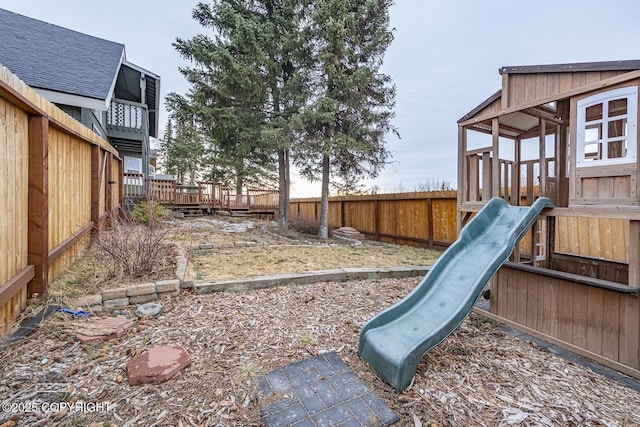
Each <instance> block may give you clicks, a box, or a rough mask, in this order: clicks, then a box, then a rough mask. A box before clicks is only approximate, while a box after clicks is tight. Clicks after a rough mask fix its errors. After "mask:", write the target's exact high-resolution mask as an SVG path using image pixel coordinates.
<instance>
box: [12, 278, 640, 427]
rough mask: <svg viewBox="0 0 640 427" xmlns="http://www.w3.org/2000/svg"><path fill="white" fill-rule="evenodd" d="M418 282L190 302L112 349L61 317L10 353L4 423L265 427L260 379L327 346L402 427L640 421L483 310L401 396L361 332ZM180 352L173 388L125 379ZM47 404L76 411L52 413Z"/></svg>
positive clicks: (599, 385) (605, 383)
mask: <svg viewBox="0 0 640 427" xmlns="http://www.w3.org/2000/svg"><path fill="white" fill-rule="evenodd" d="M417 282H418V279H384V280H377V281H356V282H347V283H319V284H314V285H307V286H295V287H285V286H279V287H276V288H271V289H265V290H258V291H251V292H242V293H233V292H223V293H214V294H211V295H202V296H195V295H189V294H183V295H182V296H180V297H177V298H176V299H174V300H172V301H166V302H165V303H164V310H163V312H162V313H161V314H159V315H158V316H155V317H152V318H147V319H145V318H143V319H140V320H139V321H137V323H136V324H135V325H134V327H132V328H131V329H129V331H128V333H127V334H126V335H125V336H123V337H121V338H119V339H116V340H111V341H108V342H105V343H90V344H80V343H79V342H78V341H77V340H75V339H74V337H73V335H72V333H71V331H73V329H74V328H75V327H77V325H78V323H82V322H83V320H82V319H74V318H73V317H71V316H70V315H68V314H65V313H56V314H54V315H53V316H51V317H50V318H49V319H47V320H45V321H44V322H43V323H42V324H41V326H40V327H39V328H38V329H37V331H36V332H35V333H34V334H32V335H30V336H29V337H27V338H26V339H24V340H23V341H20V342H18V343H16V344H13V345H12V346H10V347H8V348H4V349H2V350H1V352H0V396H2V397H3V398H2V402H3V412H1V413H0V425H2V426H3V427H7V426H13V425H25V426H84V425H93V426H112V427H113V426H120V427H122V426H260V425H262V420H261V418H260V400H259V396H257V395H256V383H257V380H256V377H257V376H258V375H260V374H266V373H268V372H270V371H271V370H273V369H276V368H278V367H282V366H285V365H287V364H289V363H292V362H295V361H298V360H301V359H303V358H307V357H310V356H314V355H317V354H319V353H321V352H325V351H336V352H338V354H339V355H340V357H341V358H342V359H343V360H344V361H345V362H346V363H347V364H348V365H349V366H350V367H351V368H352V369H353V370H354V371H355V372H356V374H357V375H358V376H359V377H360V378H361V380H362V381H364V382H365V383H366V384H367V385H368V386H369V387H370V388H371V389H372V390H373V391H374V392H376V393H377V394H378V395H379V396H380V397H381V398H382V399H383V400H384V401H385V402H386V403H387V404H388V405H389V406H390V407H391V408H392V409H393V410H394V411H396V412H397V413H398V414H399V415H400V417H401V421H400V422H399V423H398V425H400V426H508V425H520V426H558V425H567V426H631V425H640V414H638V410H637V408H638V407H640V394H639V393H637V392H635V391H633V390H631V389H628V388H625V387H623V386H622V385H620V384H618V383H615V382H613V381H610V380H608V379H606V378H604V377H602V376H600V375H598V374H596V373H593V372H592V371H590V370H588V369H586V368H584V367H582V366H579V365H576V364H573V363H571V362H567V361H565V360H563V359H561V358H558V357H556V356H554V355H553V354H551V353H549V352H546V351H543V350H542V349H540V348H539V347H537V346H536V345H535V344H532V343H529V342H525V341H520V340H518V339H516V338H514V337H512V336H510V335H507V334H505V333H503V332H502V331H501V330H500V328H499V326H498V325H496V324H495V323H494V322H491V321H489V320H488V319H484V318H480V317H475V316H473V317H470V318H468V319H467V320H466V321H465V322H464V323H463V325H462V326H461V327H460V328H459V329H458V330H457V331H456V332H455V333H454V334H453V335H451V336H450V337H449V338H447V339H446V340H445V341H444V342H443V343H442V344H440V345H439V346H438V347H436V348H435V349H434V350H432V351H431V352H429V353H428V354H427V355H426V356H425V357H424V358H423V360H422V363H421V364H420V366H419V368H418V372H417V375H416V377H415V381H414V383H413V384H412V385H411V387H410V388H409V389H408V390H405V391H404V392H403V393H401V394H396V393H394V392H393V390H392V388H391V387H390V386H389V385H387V384H385V383H383V382H382V381H381V380H380V379H379V378H378V376H377V375H376V374H375V372H374V371H373V370H372V369H370V368H369V367H368V366H367V365H366V364H365V363H364V362H363V361H362V360H361V359H360V358H358V356H357V354H356V350H357V345H358V338H359V332H360V329H361V327H362V325H363V324H364V323H365V322H366V321H367V320H368V319H370V318H371V317H372V316H373V315H374V314H376V313H377V312H379V311H380V310H382V309H384V308H386V307H388V306H389V305H391V304H393V303H394V302H395V301H397V300H398V299H400V298H401V297H403V296H404V295H406V294H407V293H408V292H409V291H410V290H411V289H413V287H415V285H416V284H417ZM134 309H135V307H134V308H131V309H130V311H129V312H125V313H124V314H127V315H129V316H133V310H134ZM171 344H178V345H182V346H184V347H185V348H186V349H187V351H188V352H189V353H190V355H191V358H192V364H191V365H190V366H189V367H187V368H185V369H184V370H183V371H181V372H180V373H179V374H178V375H177V376H175V377H173V378H172V379H170V380H169V381H167V382H165V383H161V384H155V385H141V386H129V385H128V383H127V380H126V372H125V365H126V362H127V361H128V360H130V359H131V358H132V357H133V356H134V355H137V354H140V353H141V352H142V351H143V350H144V349H147V348H152V347H158V346H162V345H171ZM43 383H58V384H59V383H62V384H65V383H66V384H67V391H68V393H67V394H66V395H64V396H59V397H53V396H54V395H53V394H49V395H46V394H45V395H44V397H43V395H42V393H38V391H41V390H39V389H38V387H42V386H41V384H43ZM46 398H49V400H54V402H55V401H63V402H68V403H70V405H67V406H65V407H62V405H59V407H55V406H54V407H53V409H59V410H57V411H53V410H49V411H42V402H43V401H44V400H43V399H46ZM38 402H39V406H38V405H35V404H34V403H38ZM6 403H9V405H8V406H7V405H6ZM21 405H22V406H21ZM27 405H30V406H29V407H28V409H29V411H26V410H25V409H26V408H27ZM13 408H15V409H23V410H22V411H16V413H12V412H11V410H12V409H13ZM49 409H51V407H49ZM101 411H102V412H101ZM92 423H93V424H92Z"/></svg>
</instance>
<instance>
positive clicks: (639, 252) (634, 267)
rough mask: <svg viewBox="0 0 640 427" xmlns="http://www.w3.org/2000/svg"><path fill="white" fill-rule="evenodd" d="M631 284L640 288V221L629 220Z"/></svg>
mask: <svg viewBox="0 0 640 427" xmlns="http://www.w3.org/2000/svg"><path fill="white" fill-rule="evenodd" d="M629 286H631V287H634V288H640V221H629Z"/></svg>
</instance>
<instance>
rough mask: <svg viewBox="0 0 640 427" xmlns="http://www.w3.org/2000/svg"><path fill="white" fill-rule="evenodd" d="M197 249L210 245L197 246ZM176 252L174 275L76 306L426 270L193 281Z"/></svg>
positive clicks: (106, 292)
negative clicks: (183, 293)
mask: <svg viewBox="0 0 640 427" xmlns="http://www.w3.org/2000/svg"><path fill="white" fill-rule="evenodd" d="M200 246H203V245H200ZM200 249H209V248H202V247H200ZM177 252H178V253H177V255H176V270H175V279H168V280H160V281H157V282H148V283H141V284H138V285H132V286H126V287H125V286H123V287H117V288H109V289H105V290H103V291H102V293H100V294H95V295H86V296H84V297H82V298H80V299H79V301H78V306H79V307H80V308H83V309H88V310H91V311H102V310H109V309H115V308H123V307H126V306H129V305H134V304H144V303H148V302H152V301H157V300H160V299H163V298H168V297H175V296H178V295H180V293H181V292H182V290H183V289H189V290H191V291H192V292H193V293H195V294H197V295H203V294H209V293H212V292H221V291H248V290H254V289H264V288H270V287H273V286H279V285H309V284H312V283H318V282H346V281H350V280H376V279H384V278H404V277H416V276H424V275H425V274H427V272H428V271H429V267H427V266H412V267H386V268H341V269H335V270H317V271H307V272H302V273H284V274H275V275H270V276H258V277H256V276H253V277H241V278H238V279H231V280H222V281H215V282H201V283H196V282H195V281H194V280H193V279H192V278H191V277H190V276H189V273H188V271H187V264H188V258H187V256H186V252H185V250H184V248H183V247H182V246H178V248H177Z"/></svg>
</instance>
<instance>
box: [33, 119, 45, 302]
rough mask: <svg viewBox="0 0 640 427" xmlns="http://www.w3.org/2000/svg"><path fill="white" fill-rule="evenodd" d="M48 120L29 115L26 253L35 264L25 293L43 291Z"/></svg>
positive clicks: (40, 292)
mask: <svg viewBox="0 0 640 427" xmlns="http://www.w3.org/2000/svg"><path fill="white" fill-rule="evenodd" d="M48 158H49V120H48V119H47V118H46V117H42V116H32V117H30V118H29V214H28V217H29V218H28V222H29V238H28V241H29V254H28V263H29V264H31V265H33V266H34V268H35V277H34V279H33V280H32V281H31V283H29V287H28V292H29V294H33V293H39V294H42V293H44V292H46V291H47V286H48V274H49V215H48V212H49V163H48Z"/></svg>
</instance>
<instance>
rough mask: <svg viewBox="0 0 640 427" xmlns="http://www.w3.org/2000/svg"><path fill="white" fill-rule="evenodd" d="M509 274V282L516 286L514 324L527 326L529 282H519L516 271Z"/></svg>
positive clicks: (518, 275)
mask: <svg viewBox="0 0 640 427" xmlns="http://www.w3.org/2000/svg"><path fill="white" fill-rule="evenodd" d="M509 271H510V272H511V278H510V279H511V280H513V281H514V282H515V283H516V284H517V288H516V292H517V296H516V307H517V308H516V318H515V320H516V322H518V323H519V324H521V325H526V324H527V303H528V297H529V281H528V280H519V277H520V274H519V272H518V271H516V270H509Z"/></svg>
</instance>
